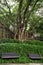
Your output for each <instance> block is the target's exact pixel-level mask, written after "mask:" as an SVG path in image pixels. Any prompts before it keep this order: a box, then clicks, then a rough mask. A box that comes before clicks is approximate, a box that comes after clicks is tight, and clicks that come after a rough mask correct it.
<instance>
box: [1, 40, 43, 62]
mask: <svg viewBox="0 0 43 65" xmlns="http://www.w3.org/2000/svg"><path fill="white" fill-rule="evenodd" d="M3 52H17V53H18V54H19V56H20V57H19V59H0V63H31V62H32V63H33V62H35V63H36V62H37V63H42V62H43V60H42V59H41V60H31V59H29V57H27V54H28V53H38V54H40V55H41V56H43V41H35V40H33V41H24V42H15V43H14V42H12V43H11V42H9V43H7V42H5V43H0V53H3Z"/></svg>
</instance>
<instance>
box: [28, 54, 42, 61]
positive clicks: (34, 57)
mask: <svg viewBox="0 0 43 65" xmlns="http://www.w3.org/2000/svg"><path fill="white" fill-rule="evenodd" d="M28 56H29V58H30V59H33V60H40V59H41V57H40V55H39V54H28Z"/></svg>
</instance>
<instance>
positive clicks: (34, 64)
mask: <svg viewBox="0 0 43 65" xmlns="http://www.w3.org/2000/svg"><path fill="white" fill-rule="evenodd" d="M0 65H43V64H42V63H28V64H8V63H7V64H0Z"/></svg>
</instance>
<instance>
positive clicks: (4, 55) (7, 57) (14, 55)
mask: <svg viewBox="0 0 43 65" xmlns="http://www.w3.org/2000/svg"><path fill="white" fill-rule="evenodd" d="M1 58H3V59H9V58H10V59H11V58H12V59H17V58H19V55H18V54H17V53H2V55H1Z"/></svg>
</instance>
